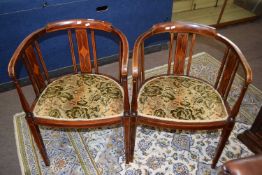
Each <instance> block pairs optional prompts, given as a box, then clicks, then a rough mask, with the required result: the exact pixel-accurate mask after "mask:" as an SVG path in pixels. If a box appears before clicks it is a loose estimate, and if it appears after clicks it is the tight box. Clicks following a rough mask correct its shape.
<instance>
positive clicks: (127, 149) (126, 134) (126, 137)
mask: <svg viewBox="0 0 262 175" xmlns="http://www.w3.org/2000/svg"><path fill="white" fill-rule="evenodd" d="M123 126H124V142H125V157H126V164H128V163H129V162H130V159H129V158H130V117H129V116H125V117H124V118H123Z"/></svg>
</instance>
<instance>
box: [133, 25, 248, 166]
mask: <svg viewBox="0 0 262 175" xmlns="http://www.w3.org/2000/svg"><path fill="white" fill-rule="evenodd" d="M159 34H166V36H169V56H168V59H167V64H168V68H167V72H166V73H165V74H164V75H159V76H154V77H151V78H148V79H146V78H145V68H144V64H145V58H144V45H145V41H146V40H147V39H148V38H151V37H153V36H156V35H159ZM198 37H206V38H208V39H209V40H212V41H214V42H218V43H220V45H223V46H224V51H223V55H224V56H223V58H222V61H221V65H220V68H219V71H218V73H217V78H216V82H215V84H214V85H211V84H210V83H208V82H207V81H204V80H202V79H201V78H199V77H197V78H196V77H194V76H192V75H191V74H190V68H191V63H192V60H193V59H192V55H193V51H194V48H195V47H196V39H197V38H198ZM174 40H176V42H175V43H176V44H174ZM187 54H188V58H187ZM161 59H164V58H161ZM239 66H241V67H242V68H243V70H244V71H243V77H244V83H243V86H242V88H241V91H240V93H239V94H238V98H237V100H236V102H235V103H234V104H233V105H232V106H230V105H229V104H228V102H227V98H228V94H229V91H230V88H231V86H232V82H233V80H234V78H235V75H236V72H237V69H238V67H239ZM132 76H133V96H132V102H131V115H132V118H131V120H130V121H131V131H130V132H131V138H130V139H131V140H130V143H131V148H130V156H131V157H130V161H133V154H134V147H135V135H136V127H137V125H138V124H143V125H149V126H156V127H163V128H170V129H186V130H214V129H222V133H221V137H220V140H219V143H218V146H217V149H216V153H215V156H214V158H213V162H212V165H211V166H212V168H214V167H215V166H216V163H217V161H218V160H219V157H220V155H221V153H222V151H223V148H224V146H225V143H226V141H227V140H228V137H229V135H230V133H231V131H232V129H233V127H234V124H235V118H236V116H237V114H238V112H239V108H240V105H241V102H242V100H243V97H244V95H245V92H246V90H247V88H248V85H249V84H250V83H251V80H252V72H251V69H250V66H249V65H248V63H247V61H246V59H245V57H244V55H243V54H242V52H241V51H240V50H239V48H238V47H237V46H236V45H235V44H234V43H232V42H231V41H230V40H229V39H227V38H226V37H224V36H222V35H221V34H219V33H217V32H216V29H215V28H213V27H209V26H205V25H200V24H194V23H186V22H167V23H160V24H156V25H154V26H153V27H152V28H150V29H149V30H148V31H146V32H145V33H144V34H142V35H140V36H139V37H138V39H137V40H136V43H135V46H134V54H133V62H132Z"/></svg>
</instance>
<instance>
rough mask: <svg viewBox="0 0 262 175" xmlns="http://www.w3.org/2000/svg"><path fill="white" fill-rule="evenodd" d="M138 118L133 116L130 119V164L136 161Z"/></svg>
mask: <svg viewBox="0 0 262 175" xmlns="http://www.w3.org/2000/svg"><path fill="white" fill-rule="evenodd" d="M136 125H137V124H136V117H135V116H132V117H131V119H130V143H131V144H130V159H129V160H130V162H133V160H134V151H135V143H136Z"/></svg>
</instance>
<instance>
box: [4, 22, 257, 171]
mask: <svg viewBox="0 0 262 175" xmlns="http://www.w3.org/2000/svg"><path fill="white" fill-rule="evenodd" d="M58 31H59V32H61V31H64V32H66V33H67V35H68V43H69V44H68V46H69V47H68V49H69V50H70V52H71V58H72V73H71V74H67V75H63V76H60V77H56V78H55V79H51V78H50V77H49V71H50V70H48V68H47V66H46V64H45V61H44V58H43V57H44V56H43V54H42V52H41V49H40V44H39V40H40V39H41V38H42V37H44V36H46V35H49V34H51V33H55V32H58ZM97 31H99V32H106V33H108V34H111V35H114V36H115V37H117V38H118V41H117V43H118V46H119V54H118V55H119V67H118V70H117V71H118V72H119V78H118V80H117V79H115V78H113V77H111V76H109V75H104V74H101V73H99V66H98V58H97V46H96V32H97ZM164 33H165V34H168V35H169V38H170V41H169V57H168V70H167V73H166V74H165V75H159V76H156V77H152V78H150V79H145V68H144V62H145V60H144V43H145V40H146V39H148V38H150V37H152V36H154V35H158V34H164ZM198 35H200V36H204V37H208V38H210V39H212V40H214V41H219V42H220V43H221V44H223V45H224V46H225V53H224V57H223V59H222V62H221V66H220V69H219V72H218V75H217V79H216V83H215V85H214V86H212V85H210V84H209V83H208V82H206V81H203V80H201V79H199V78H195V77H193V76H190V67H191V62H192V55H193V50H194V47H195V43H196V37H197V36H198ZM52 36H53V37H54V36H56V35H52ZM105 36H107V35H105ZM174 41H176V42H174ZM75 45H76V47H75ZM187 53H189V54H188V59H186V58H187ZM128 57H129V48H128V41H127V38H126V37H125V35H124V34H123V33H122V32H121V31H120V30H118V29H117V28H115V27H113V26H112V25H111V24H110V23H107V22H104V21H97V20H85V19H76V20H68V21H59V22H54V23H49V24H47V25H46V26H45V27H44V28H41V29H39V30H37V31H35V32H33V33H31V34H30V35H29V36H27V37H26V38H25V39H24V40H23V41H22V43H21V44H20V45H19V46H18V48H17V49H16V51H15V52H14V54H13V56H12V58H11V60H10V63H9V66H8V72H9V76H10V77H11V78H12V80H13V82H14V84H15V86H16V89H17V92H18V95H19V98H20V101H21V105H22V107H23V110H24V112H25V114H26V120H27V123H28V125H29V128H30V130H31V133H32V135H33V137H34V140H35V142H36V144H37V146H38V148H39V151H40V153H41V155H42V157H43V160H44V162H45V164H46V165H47V166H48V165H50V162H49V159H48V155H47V152H46V149H45V146H44V143H43V140H42V137H41V133H40V130H39V125H45V126H52V127H63V128H64V127H66V128H93V127H101V126H108V125H115V124H122V125H123V128H124V142H125V157H126V163H129V162H130V161H133V154H134V146H135V136H136V126H137V125H138V124H146V125H151V126H158V127H165V128H172V129H188V130H207V129H212V130H213V129H218V128H221V129H222V134H221V137H220V141H219V144H218V146H217V151H216V154H215V157H214V159H213V163H212V167H213V168H214V167H215V165H216V163H217V161H218V159H219V157H220V155H221V153H222V150H223V148H224V146H225V143H226V141H227V140H228V137H229V135H230V132H231V131H232V129H233V126H234V123H235V117H236V116H237V114H238V111H239V108H240V104H241V101H242V99H243V97H244V94H245V91H246V90H247V87H248V85H249V83H250V82H251V79H252V74H251V69H250V67H249V65H248V63H247V62H246V59H245V57H244V56H243V54H242V53H241V51H240V50H239V48H238V47H237V46H236V45H235V44H233V43H232V42H231V41H230V40H228V39H227V38H226V37H224V36H222V35H220V34H218V33H217V32H216V30H215V28H212V27H208V26H204V25H199V24H191V23H185V22H168V23H161V24H157V25H154V26H153V27H152V28H151V29H149V30H148V31H147V32H145V33H144V34H142V35H140V36H139V37H138V39H137V41H136V43H135V45H134V50H133V60H132V75H133V81H132V85H133V90H132V102H131V107H130V104H129V97H128V86H129V85H128V81H127V78H128ZM76 58H78V59H76ZM53 59H59V58H53ZM160 59H162V58H160ZM77 60H78V61H79V66H78V65H77ZM186 60H187V61H186ZM20 61H22V63H23V65H24V66H25V68H26V70H27V72H28V76H29V78H30V80H31V82H32V87H33V90H34V92H35V95H36V98H35V100H34V101H33V103H29V102H28V100H27V99H26V97H25V95H24V93H23V91H22V88H21V85H20V82H19V80H18V78H17V77H19V71H18V70H20V69H18V70H17V69H16V67H20V66H18V65H20V64H19V63H18V62H20ZM185 62H187V64H185ZM239 66H242V67H243V68H244V72H243V75H244V84H243V86H242V88H241V91H240V93H239V97H238V99H237V101H236V102H235V104H234V105H233V106H229V105H228V103H227V97H228V94H229V91H230V88H231V85H232V82H233V80H234V77H235V74H236V72H237V69H238V67H239Z"/></svg>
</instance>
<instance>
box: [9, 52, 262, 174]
mask: <svg viewBox="0 0 262 175" xmlns="http://www.w3.org/2000/svg"><path fill="white" fill-rule="evenodd" d="M218 64H219V62H218V61H217V60H216V59H214V58H213V57H212V56H210V55H208V54H207V53H199V54H197V55H194V57H193V63H192V68H191V72H192V73H191V74H192V75H195V76H198V75H201V76H202V75H205V79H206V80H207V81H209V82H211V83H214V80H215V78H214V77H215V75H216V72H217V71H218ZM166 69H167V66H166V65H164V66H160V67H156V68H154V69H151V70H148V71H147V72H146V77H150V76H153V75H156V74H160V73H164V72H165V71H166ZM202 77H203V76H202ZM129 80H131V78H130V79H129ZM241 81H242V78H241V77H240V76H238V75H237V78H236V81H234V83H233V88H232V89H231V92H230V94H229V102H230V104H232V103H233V102H234V100H235V99H236V94H237V93H236V92H238V91H239V84H240V83H241ZM130 92H131V90H130ZM261 104H262V92H261V91H260V90H258V89H257V88H255V87H254V86H253V85H251V86H249V89H248V91H247V93H246V96H245V99H244V101H243V104H242V108H241V111H240V114H239V116H238V118H237V121H238V122H237V123H236V125H235V128H234V130H233V132H232V134H231V136H230V139H229V141H228V143H227V145H226V147H225V149H224V151H223V155H222V156H221V158H220V160H219V162H218V164H217V166H218V168H217V169H215V170H212V169H211V168H210V164H211V160H212V156H213V155H214V152H215V148H216V146H217V142H218V138H219V135H220V134H219V133H220V131H201V132H193V131H182V130H176V131H170V130H163V129H158V128H150V127H146V126H139V127H138V129H137V139H136V147H135V156H134V162H133V163H131V164H129V165H125V157H124V143H123V128H122V127H117V126H115V127H109V128H99V129H81V130H76V129H56V128H47V127H41V133H42V136H43V139H44V143H45V145H46V147H47V152H48V156H49V158H50V163H51V165H50V167H46V166H45V165H44V162H43V161H42V158H41V156H40V154H39V152H38V149H37V147H36V145H35V143H34V141H33V138H32V136H31V134H30V132H29V130H28V126H27V124H26V122H25V118H24V113H19V114H16V115H15V116H14V127H15V135H16V144H17V152H18V156H19V161H20V166H21V171H22V173H23V174H72V175H76V174H108V175H111V174H127V175H139V174H158V175H160V174H177V175H186V174H197V175H207V174H217V171H218V169H219V166H221V165H222V164H223V163H224V162H226V161H228V160H231V159H236V158H240V157H246V156H249V155H252V153H251V152H250V151H249V150H248V149H247V148H246V147H245V146H244V145H243V144H241V143H240V142H239V141H238V139H237V138H236V136H237V134H239V133H241V132H243V131H244V130H246V129H248V128H249V127H250V125H251V124H252V122H253V121H254V118H255V116H256V114H257V113H258V110H259V108H260V106H261Z"/></svg>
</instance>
